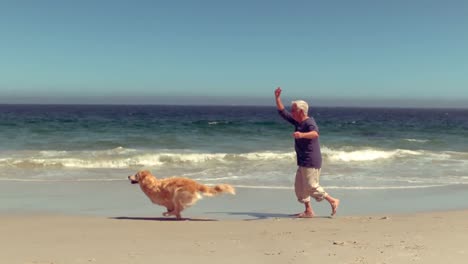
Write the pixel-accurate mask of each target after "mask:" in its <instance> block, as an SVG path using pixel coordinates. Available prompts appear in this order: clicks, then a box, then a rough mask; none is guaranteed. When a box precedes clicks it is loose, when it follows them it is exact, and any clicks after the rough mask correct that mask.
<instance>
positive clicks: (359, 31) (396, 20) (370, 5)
mask: <svg viewBox="0 0 468 264" xmlns="http://www.w3.org/2000/svg"><path fill="white" fill-rule="evenodd" d="M0 34H1V35H0V40H1V41H0V103H8V102H48V101H51V102H54V100H59V101H60V100H63V102H112V101H116V102H117V101H118V102H128V103H138V102H154V103H158V102H159V101H161V100H162V102H177V101H178V100H179V102H180V103H190V102H193V103H197V102H202V103H203V101H204V100H208V102H210V100H213V99H210V98H211V96H215V97H218V96H219V97H232V98H234V99H232V100H234V101H235V100H239V102H238V103H243V98H247V99H246V100H245V102H246V101H249V100H250V101H253V102H255V100H252V98H261V97H264V98H267V99H268V100H272V97H273V90H274V88H275V87H277V86H281V87H283V91H284V95H285V96H290V97H291V98H313V100H315V101H316V102H317V103H320V102H333V101H335V102H341V103H343V104H349V103H352V102H358V101H359V102H360V100H361V99H365V100H369V102H371V103H372V102H374V103H375V102H380V101H385V100H389V101H392V100H393V101H394V102H398V101H402V100H419V99H421V100H423V101H424V100H426V102H429V101H431V102H440V101H443V102H445V101H447V102H449V101H450V102H451V101H453V102H455V101H456V103H458V104H464V103H465V102H468V1H464V0H459V1H453V0H440V1H436V0H426V1H422V0H404V1H403V0H393V1H387V0H362V1H360V0H343V1H333V0H327V1H325V0H321V1H314V0H309V1H274V0H273V1H258V0H257V1H256V0H248V1H247V0H237V1H222V0H213V1H203V0H197V1H195V0H192V1H177V0H173V1H157V0H152V1H151V0H148V1H138V0H134V1H130V0H129V1H120V0H112V1H108V0H80V1H76V0H56V1H55V0H54V1H52V0H41V1H36V0H29V1H23V0H1V1H0ZM179 96H184V97H181V98H179V99H178V97H179ZM192 96H193V97H192ZM47 98H48V99H47ZM249 98H250V99H249ZM80 100H81V101H80ZM191 100H193V101H191ZM228 101H229V100H228ZM259 101H261V100H259ZM220 102H222V101H220ZM263 102H265V101H263ZM466 105H467V107H468V103H467V104H466Z"/></svg>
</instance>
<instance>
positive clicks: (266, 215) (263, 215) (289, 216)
mask: <svg viewBox="0 0 468 264" xmlns="http://www.w3.org/2000/svg"><path fill="white" fill-rule="evenodd" d="M209 213H210V214H218V213H221V212H209ZM222 213H223V214H228V215H233V216H247V217H252V218H249V219H243V220H244V221H252V220H263V219H270V218H273V219H279V218H284V219H286V218H287V219H299V218H297V217H296V216H295V215H294V214H280V213H259V212H222ZM313 218H332V217H330V216H314V217H313Z"/></svg>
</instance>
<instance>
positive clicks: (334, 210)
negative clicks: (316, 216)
mask: <svg viewBox="0 0 468 264" xmlns="http://www.w3.org/2000/svg"><path fill="white" fill-rule="evenodd" d="M330 205H331V207H332V213H331V216H334V215H335V214H336V209H338V206H339V205H340V199H335V200H334V201H333V202H331V203H330Z"/></svg>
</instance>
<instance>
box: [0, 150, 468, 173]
mask: <svg viewBox="0 0 468 264" xmlns="http://www.w3.org/2000/svg"><path fill="white" fill-rule="evenodd" d="M322 153H323V156H324V159H327V160H329V161H331V162H338V163H340V164H346V163H348V162H361V163H362V162H371V161H376V160H391V159H406V160H407V159H409V158H411V159H413V160H414V159H419V160H420V161H421V162H429V161H430V162H435V161H440V162H445V161H447V160H452V161H461V162H464V161H465V160H466V157H468V153H465V152H453V151H451V152H448V151H447V152H431V151H426V150H405V149H395V150H383V149H372V148H369V149H357V148H350V147H347V148H346V147H344V148H340V149H332V148H328V147H322ZM295 159H296V157H295V153H294V152H293V151H286V152H279V151H262V152H249V153H203V152H199V153H196V152H186V151H183V150H180V151H179V152H176V151H175V150H173V151H154V152H153V151H148V150H134V149H125V148H122V147H118V148H115V149H111V150H102V151H54V150H47V151H23V152H15V153H14V154H11V153H10V154H9V155H5V153H0V167H20V168H35V167H66V168H96V169H98V168H115V169H123V168H135V167H160V166H165V165H171V164H181V163H183V164H187V165H197V166H203V167H207V168H209V167H216V166H221V165H223V166H224V165H226V166H236V164H237V165H239V164H244V163H246V162H247V163H248V162H252V165H256V164H259V163H258V162H262V163H263V164H268V163H271V164H272V165H273V166H274V165H278V164H288V163H293V164H294V163H295Z"/></svg>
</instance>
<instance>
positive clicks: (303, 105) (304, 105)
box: [292, 100, 309, 115]
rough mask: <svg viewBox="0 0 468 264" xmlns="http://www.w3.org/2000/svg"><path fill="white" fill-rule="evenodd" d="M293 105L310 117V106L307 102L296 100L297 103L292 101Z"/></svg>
mask: <svg viewBox="0 0 468 264" xmlns="http://www.w3.org/2000/svg"><path fill="white" fill-rule="evenodd" d="M292 104H293V105H294V104H295V105H296V107H297V108H298V109H300V110H301V111H302V113H304V115H308V114H309V105H308V104H307V102H306V101H303V100H296V101H292Z"/></svg>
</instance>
